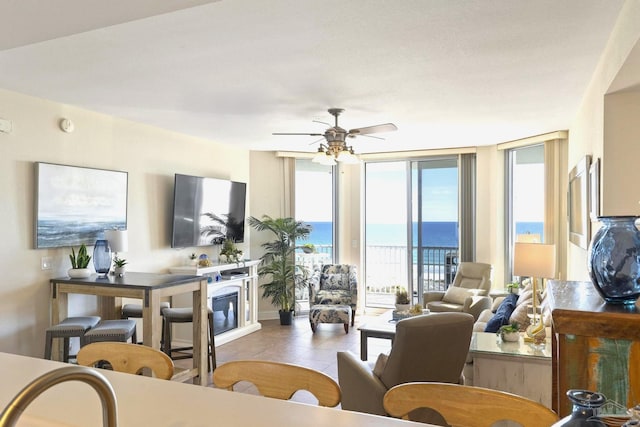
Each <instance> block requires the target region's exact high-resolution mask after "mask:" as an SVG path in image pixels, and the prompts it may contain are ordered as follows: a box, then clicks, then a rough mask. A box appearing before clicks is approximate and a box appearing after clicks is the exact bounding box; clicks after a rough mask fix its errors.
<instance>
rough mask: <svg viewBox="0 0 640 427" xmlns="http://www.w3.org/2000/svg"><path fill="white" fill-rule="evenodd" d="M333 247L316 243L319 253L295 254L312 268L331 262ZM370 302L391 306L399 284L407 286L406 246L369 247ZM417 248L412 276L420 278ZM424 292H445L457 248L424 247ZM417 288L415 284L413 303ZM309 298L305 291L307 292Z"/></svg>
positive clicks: (368, 298)
mask: <svg viewBox="0 0 640 427" xmlns="http://www.w3.org/2000/svg"><path fill="white" fill-rule="evenodd" d="M331 250H332V247H331V246H319V245H316V253H313V254H304V253H296V263H298V264H299V265H304V266H305V267H307V268H308V269H309V271H313V269H314V268H318V267H319V266H320V265H322V264H327V263H331V260H332V254H331ZM365 250H366V263H367V266H366V277H365V279H364V280H365V284H366V292H367V305H374V306H377V305H382V306H387V305H388V306H392V305H393V303H394V301H395V290H396V286H403V287H407V278H408V277H409V275H408V274H407V268H408V266H407V248H406V247H404V246H389V245H372V246H367V247H366V249H365ZM417 253H418V250H417V248H414V250H413V262H412V268H413V272H412V273H413V277H414V278H415V280H416V282H417V280H418V268H417ZM421 253H422V257H421V259H422V284H423V289H422V291H423V292H424V291H444V290H446V289H447V287H448V286H449V284H450V283H451V282H453V278H454V276H455V274H456V269H457V265H458V248H457V247H444V246H430V247H423V248H422V250H421ZM417 288H418V287H417V286H414V302H417V300H418V298H417V296H418V294H417V292H418V289H417ZM304 295H305V296H306V297H308V296H307V293H306V290H305V291H304Z"/></svg>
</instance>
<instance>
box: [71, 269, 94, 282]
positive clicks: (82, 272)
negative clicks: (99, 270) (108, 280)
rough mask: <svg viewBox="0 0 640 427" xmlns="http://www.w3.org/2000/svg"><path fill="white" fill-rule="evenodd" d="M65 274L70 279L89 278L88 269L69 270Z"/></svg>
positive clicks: (89, 271)
mask: <svg viewBox="0 0 640 427" xmlns="http://www.w3.org/2000/svg"><path fill="white" fill-rule="evenodd" d="M67 274H68V275H69V277H71V278H72V279H86V278H87V277H89V276H91V270H89V269H88V268H70V269H69V271H67Z"/></svg>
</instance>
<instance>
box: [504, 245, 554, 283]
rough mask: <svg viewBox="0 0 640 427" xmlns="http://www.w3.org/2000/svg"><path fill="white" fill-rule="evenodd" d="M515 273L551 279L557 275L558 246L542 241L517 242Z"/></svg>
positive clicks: (514, 260) (514, 261) (515, 247)
mask: <svg viewBox="0 0 640 427" xmlns="http://www.w3.org/2000/svg"><path fill="white" fill-rule="evenodd" d="M513 274H514V275H516V276H520V277H522V276H526V277H541V278H544V279H550V278H553V277H555V275H556V247H555V245H546V244H542V243H516V244H515V246H514V248H513Z"/></svg>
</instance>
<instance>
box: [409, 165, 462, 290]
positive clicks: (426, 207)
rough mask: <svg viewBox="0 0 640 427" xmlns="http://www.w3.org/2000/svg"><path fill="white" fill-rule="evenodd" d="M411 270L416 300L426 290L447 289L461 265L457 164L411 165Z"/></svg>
mask: <svg viewBox="0 0 640 427" xmlns="http://www.w3.org/2000/svg"><path fill="white" fill-rule="evenodd" d="M411 180H412V185H411V189H412V194H411V197H412V201H413V202H412V206H413V209H412V224H413V230H412V236H413V239H412V240H413V250H412V271H413V279H414V280H413V289H414V291H415V296H416V300H419V299H420V298H418V296H421V295H422V293H423V292H424V291H426V290H430V291H433V290H445V289H446V288H447V286H448V285H449V284H450V283H451V282H453V276H454V275H455V273H456V267H457V264H458V246H459V232H458V230H459V225H458V211H459V209H458V197H459V196H458V194H459V190H458V188H459V185H458V161H457V158H452V159H435V160H425V161H418V162H413V163H412V168H411Z"/></svg>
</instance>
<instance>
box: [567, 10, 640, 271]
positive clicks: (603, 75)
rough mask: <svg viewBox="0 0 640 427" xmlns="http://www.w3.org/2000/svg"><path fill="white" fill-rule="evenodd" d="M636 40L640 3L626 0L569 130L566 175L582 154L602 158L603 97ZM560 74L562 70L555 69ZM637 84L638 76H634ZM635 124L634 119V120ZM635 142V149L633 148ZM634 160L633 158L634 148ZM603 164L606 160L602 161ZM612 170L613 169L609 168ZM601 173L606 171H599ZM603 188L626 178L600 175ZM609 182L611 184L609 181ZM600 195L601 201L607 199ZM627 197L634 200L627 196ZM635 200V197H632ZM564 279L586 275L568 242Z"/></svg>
mask: <svg viewBox="0 0 640 427" xmlns="http://www.w3.org/2000/svg"><path fill="white" fill-rule="evenodd" d="M639 39H640V1H638V0H628V1H627V2H626V3H625V4H624V6H623V8H622V11H621V12H620V15H619V17H618V21H617V22H616V26H615V28H614V30H613V31H612V33H611V36H610V39H609V42H608V43H607V47H606V48H605V50H604V52H603V54H602V56H601V58H600V61H599V64H598V66H597V68H596V70H595V72H594V74H593V77H592V79H591V83H590V85H589V88H588V89H587V91H586V93H585V95H584V98H583V101H582V104H581V106H580V108H579V111H578V113H577V115H576V118H575V120H574V121H573V123H572V124H571V127H570V129H569V152H568V164H567V169H566V171H565V172H566V173H568V171H569V170H570V169H571V168H572V167H573V166H574V165H575V164H576V163H577V162H578V161H579V160H580V159H581V158H582V157H583V156H585V155H587V154H591V155H592V156H593V157H595V158H598V157H600V158H603V155H604V154H605V150H604V146H605V144H606V143H607V141H606V140H605V139H604V116H605V113H604V97H605V94H606V93H607V92H608V90H609V87H610V85H611V83H612V82H613V81H614V79H615V78H616V76H617V74H618V73H619V72H620V70H621V69H622V68H623V66H624V65H625V62H626V61H627V60H628V56H629V53H630V52H631V51H632V49H633V48H634V46H635V45H636V44H637V43H638V40H639ZM558 72H562V70H558ZM636 82H640V75H637V76H636ZM636 121H637V117H636ZM637 145H638V144H637V140H636V143H635V147H637ZM635 153H636V154H635V155H634V157H637V153H638V151H637V149H636V151H635ZM603 161H604V164H607V160H606V159H604V158H603ZM611 167H613V168H615V165H614V166H609V169H611ZM603 173H604V174H606V171H605V170H604V168H603ZM602 178H603V182H604V181H607V184H606V185H624V186H627V185H628V181H627V180H626V179H624V180H622V182H617V183H616V182H615V178H610V177H607V176H606V175H602ZM610 180H611V181H610ZM608 197H609V196H608V195H607V194H603V199H604V200H606V199H608ZM630 197H634V196H631V195H630ZM635 198H636V199H637V196H635ZM615 209H616V206H615V205H608V206H603V209H602V210H603V212H604V213H606V212H613V211H614V210H615ZM592 225H593V226H592V227H591V228H592V230H591V233H592V235H593V233H595V232H596V231H597V228H598V223H594V224H592ZM566 279H567V280H589V276H588V273H587V250H586V249H582V248H579V247H578V246H576V245H574V244H571V243H569V244H568V248H567V277H566Z"/></svg>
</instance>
